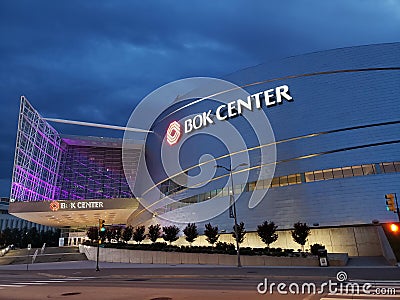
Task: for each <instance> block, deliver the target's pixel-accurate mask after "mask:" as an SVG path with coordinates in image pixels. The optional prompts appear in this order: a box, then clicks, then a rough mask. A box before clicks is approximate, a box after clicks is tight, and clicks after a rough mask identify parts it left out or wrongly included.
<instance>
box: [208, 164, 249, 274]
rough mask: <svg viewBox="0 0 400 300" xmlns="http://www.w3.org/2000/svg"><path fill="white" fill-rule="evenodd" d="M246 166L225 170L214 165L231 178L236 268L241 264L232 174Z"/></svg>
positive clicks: (240, 165)
mask: <svg viewBox="0 0 400 300" xmlns="http://www.w3.org/2000/svg"><path fill="white" fill-rule="evenodd" d="M246 165H247V164H245V163H242V164H239V165H237V166H236V167H235V168H232V167H230V168H227V167H224V166H220V165H216V166H215V167H216V168H222V169H225V170H226V171H228V172H229V176H230V178H231V189H232V194H231V195H230V197H232V204H230V205H232V207H233V219H234V222H235V226H234V230H235V237H236V239H235V240H236V254H237V266H238V267H241V266H242V264H241V262H240V248H239V234H238V222H237V214H236V203H235V188H234V184H233V174H232V172H233V171H235V170H236V169H237V168H239V167H242V166H246Z"/></svg>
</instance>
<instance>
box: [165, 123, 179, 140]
mask: <svg viewBox="0 0 400 300" xmlns="http://www.w3.org/2000/svg"><path fill="white" fill-rule="evenodd" d="M180 137H181V125H180V124H179V123H178V122H177V121H173V122H171V124H169V126H168V129H167V142H168V144H169V145H170V146H172V145H175V144H176V143H177V142H178V141H179V138H180Z"/></svg>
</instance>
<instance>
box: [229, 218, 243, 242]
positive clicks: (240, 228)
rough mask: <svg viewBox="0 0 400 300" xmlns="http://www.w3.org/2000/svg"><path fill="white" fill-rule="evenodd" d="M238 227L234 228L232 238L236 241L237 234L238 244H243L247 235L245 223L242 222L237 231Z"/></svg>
mask: <svg viewBox="0 0 400 300" xmlns="http://www.w3.org/2000/svg"><path fill="white" fill-rule="evenodd" d="M235 227H236V225H234V226H233V232H232V237H233V238H234V239H235V240H236V232H237V233H238V243H239V244H241V243H243V241H244V237H245V235H246V230H245V229H244V223H243V222H240V224H238V225H237V230H235Z"/></svg>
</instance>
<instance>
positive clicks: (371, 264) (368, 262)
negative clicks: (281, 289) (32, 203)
mask: <svg viewBox="0 0 400 300" xmlns="http://www.w3.org/2000/svg"><path fill="white" fill-rule="evenodd" d="M99 267H100V269H151V268H153V269H163V268H165V269H168V268H179V269H202V268H215V269H229V268H236V267H235V266H222V265H198V264H196V265H186V264H177V265H169V264H129V263H109V262H99ZM95 268H96V262H95V261H90V260H85V261H66V262H52V263H36V264H29V270H71V269H74V270H90V269H92V270H93V269H95ZM247 268H252V269H322V268H321V267H293V266H292V267H288V266H244V267H242V268H241V269H247ZM347 268H398V267H397V266H390V265H389V264H388V263H387V262H386V261H385V260H384V259H383V258H380V257H357V258H351V259H350V260H349V264H348V265H347V266H341V267H328V268H324V269H347ZM3 270H26V264H18V265H2V266H0V271H3Z"/></svg>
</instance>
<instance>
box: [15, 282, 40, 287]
mask: <svg viewBox="0 0 400 300" xmlns="http://www.w3.org/2000/svg"><path fill="white" fill-rule="evenodd" d="M15 284H16V285H19V284H27V285H43V284H45V283H41V282H16V283H15ZM14 286H15V285H14Z"/></svg>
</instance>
